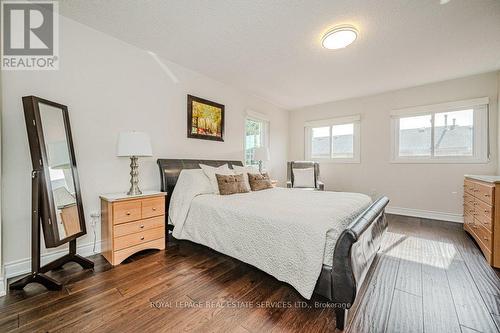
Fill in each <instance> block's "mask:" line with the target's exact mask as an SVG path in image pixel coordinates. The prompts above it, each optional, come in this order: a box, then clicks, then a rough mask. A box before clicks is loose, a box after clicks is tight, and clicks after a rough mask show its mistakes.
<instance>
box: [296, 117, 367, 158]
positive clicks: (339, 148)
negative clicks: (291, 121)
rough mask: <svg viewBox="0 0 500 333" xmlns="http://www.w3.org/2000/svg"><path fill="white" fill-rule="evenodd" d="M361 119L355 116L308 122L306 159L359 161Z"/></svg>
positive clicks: (306, 126)
mask: <svg viewBox="0 0 500 333" xmlns="http://www.w3.org/2000/svg"><path fill="white" fill-rule="evenodd" d="M359 119H360V118H359V116H354V117H345V118H338V119H328V120H320V121H312V122H308V123H306V124H305V128H306V136H305V137H306V142H305V147H306V152H305V155H306V159H312V160H331V161H338V162H359Z"/></svg>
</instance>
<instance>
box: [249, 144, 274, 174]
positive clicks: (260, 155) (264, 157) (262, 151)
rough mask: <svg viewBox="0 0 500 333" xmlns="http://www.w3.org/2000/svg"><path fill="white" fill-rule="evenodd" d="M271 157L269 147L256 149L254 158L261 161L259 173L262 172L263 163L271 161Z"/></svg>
mask: <svg viewBox="0 0 500 333" xmlns="http://www.w3.org/2000/svg"><path fill="white" fill-rule="evenodd" d="M270 155H271V154H270V153H269V148H268V147H258V148H255V150H254V155H253V158H254V160H255V161H259V172H262V162H267V161H269V160H270V159H271V158H270Z"/></svg>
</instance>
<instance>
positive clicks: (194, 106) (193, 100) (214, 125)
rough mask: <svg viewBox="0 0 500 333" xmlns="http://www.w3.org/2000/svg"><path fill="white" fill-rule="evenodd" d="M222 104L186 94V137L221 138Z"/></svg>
mask: <svg viewBox="0 0 500 333" xmlns="http://www.w3.org/2000/svg"><path fill="white" fill-rule="evenodd" d="M223 132H224V105H222V104H218V103H215V102H212V101H208V100H206V99H202V98H199V97H195V96H191V95H188V137H189V138H196V139H205V140H216V141H224V140H223Z"/></svg>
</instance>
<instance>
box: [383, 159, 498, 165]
mask: <svg viewBox="0 0 500 333" xmlns="http://www.w3.org/2000/svg"><path fill="white" fill-rule="evenodd" d="M490 162H491V160H490V159H408V158H405V159H392V160H391V161H390V163H393V164H488V163H490Z"/></svg>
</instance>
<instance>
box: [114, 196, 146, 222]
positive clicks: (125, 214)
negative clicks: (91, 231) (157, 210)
mask: <svg viewBox="0 0 500 333" xmlns="http://www.w3.org/2000/svg"><path fill="white" fill-rule="evenodd" d="M140 219H141V202H140V201H139V200H134V201H126V202H116V203H114V204H113V223H114V224H119V223H125V222H129V221H135V220H140Z"/></svg>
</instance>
